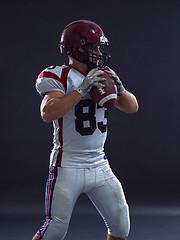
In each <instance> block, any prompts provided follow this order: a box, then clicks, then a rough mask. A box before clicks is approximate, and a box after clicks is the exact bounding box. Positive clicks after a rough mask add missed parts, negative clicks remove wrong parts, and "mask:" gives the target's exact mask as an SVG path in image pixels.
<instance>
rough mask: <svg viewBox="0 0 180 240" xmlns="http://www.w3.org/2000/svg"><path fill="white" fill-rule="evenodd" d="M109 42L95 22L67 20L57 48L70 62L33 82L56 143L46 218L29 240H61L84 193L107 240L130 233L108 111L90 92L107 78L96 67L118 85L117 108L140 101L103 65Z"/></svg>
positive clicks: (135, 105) (132, 107)
mask: <svg viewBox="0 0 180 240" xmlns="http://www.w3.org/2000/svg"><path fill="white" fill-rule="evenodd" d="M107 44H108V39H107V38H106V37H105V35H104V33H103V31H102V29H101V28H100V27H99V26H98V25H97V24H96V23H94V22H92V21H88V20H78V21H74V22H72V23H70V24H68V25H67V26H66V27H65V29H64V30H63V32H62V36H61V40H60V51H61V53H62V54H65V55H67V56H68V59H69V61H68V64H64V65H61V66H58V65H57V66H50V67H48V68H46V69H45V70H43V71H42V72H41V73H40V74H39V76H38V78H37V80H36V90H37V91H38V93H39V94H40V95H41V96H42V97H43V99H42V102H41V107H40V112H41V117H42V119H43V120H44V121H45V122H47V123H48V122H52V123H53V128H54V140H53V143H54V147H53V149H52V151H51V155H50V165H49V178H48V180H47V184H46V195H45V196H46V197H45V213H46V220H45V222H44V224H43V225H42V227H41V229H40V230H39V231H38V232H37V233H36V234H35V235H34V237H33V240H38V239H43V240H60V239H64V237H65V235H66V233H67V230H68V225H69V222H70V219H71V214H72V211H73V207H74V205H75V203H76V200H77V198H78V197H79V196H80V194H82V193H85V194H86V195H87V196H88V197H89V199H90V201H92V203H93V204H94V206H95V207H96V208H97V210H98V211H99V213H100V214H101V216H102V218H103V219H104V222H105V224H106V226H107V240H125V239H126V238H127V236H128V233H129V229H130V221H129V210H128V204H127V202H126V199H125V195H124V192H123V188H122V186H121V183H120V182H119V180H118V179H117V177H116V176H115V175H114V174H113V172H112V170H111V168H110V165H109V162H108V159H107V157H106V155H105V152H104V143H105V140H106V136H107V109H106V108H102V107H100V106H98V105H97V104H96V103H95V102H93V101H92V99H91V98H90V96H89V92H90V90H91V88H92V86H103V81H104V80H105V79H104V78H103V77H102V76H101V75H102V73H103V71H102V70H100V69H99V68H101V69H102V68H104V69H105V71H106V72H107V73H108V74H109V75H110V76H111V77H112V78H113V79H114V81H115V83H116V85H117V90H118V98H117V101H116V107H117V108H118V109H120V110H121V111H124V112H126V113H135V112H137V111H138V103H137V100H136V97H135V96H134V95H133V94H132V93H130V92H129V91H127V90H126V89H125V88H124V86H123V84H122V82H121V80H120V79H119V77H118V76H117V75H116V74H115V73H114V71H112V70H111V69H110V68H108V67H107V63H108V61H109V59H110V55H109V54H106V53H105V52H104V47H105V46H106V45H107ZM78 238H79V239H80V238H81V236H78Z"/></svg>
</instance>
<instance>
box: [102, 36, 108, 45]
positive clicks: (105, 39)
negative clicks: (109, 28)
mask: <svg viewBox="0 0 180 240" xmlns="http://www.w3.org/2000/svg"><path fill="white" fill-rule="evenodd" d="M100 42H101V43H103V44H105V43H108V39H107V38H106V37H105V36H101V37H100Z"/></svg>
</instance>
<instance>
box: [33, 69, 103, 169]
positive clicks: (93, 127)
mask: <svg viewBox="0 0 180 240" xmlns="http://www.w3.org/2000/svg"><path fill="white" fill-rule="evenodd" d="M84 78H85V75H84V74H82V73H80V72H78V71H77V70H75V69H74V68H70V67H68V66H66V65H63V66H56V67H50V68H47V69H45V70H44V71H43V72H42V73H41V74H40V75H39V76H38V79H37V81H36V89H37V91H38V92H39V93H40V94H41V95H42V96H43V95H44V94H45V93H46V92H51V91H60V92H62V93H64V94H68V93H70V92H72V91H73V90H75V89H77V88H78V87H79V86H80V84H81V83H82V81H83V80H84ZM106 111H107V109H105V108H101V107H99V106H97V104H95V103H94V102H93V101H92V100H91V98H90V96H89V94H87V96H86V97H84V98H83V99H82V100H81V101H80V102H79V103H78V104H77V105H76V106H75V107H73V108H72V109H71V110H70V111H69V112H68V113H67V114H66V115H65V116H63V117H62V118H60V119H57V120H55V121H53V127H54V148H53V150H52V152H51V157H50V165H51V166H58V167H59V166H62V167H73V168H86V167H95V166H99V165H102V164H104V163H105V162H106V161H107V159H106V157H105V155H104V143H105V140H106V136H107V129H106V125H107V119H106Z"/></svg>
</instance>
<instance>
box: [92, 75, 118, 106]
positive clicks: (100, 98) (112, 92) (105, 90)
mask: <svg viewBox="0 0 180 240" xmlns="http://www.w3.org/2000/svg"><path fill="white" fill-rule="evenodd" d="M100 77H103V78H105V79H106V80H105V81H102V82H101V83H102V84H103V85H104V87H96V86H93V87H92V88H91V91H90V93H89V94H90V96H91V98H92V100H93V101H94V102H95V103H97V104H98V105H99V106H101V107H104V108H108V109H111V108H113V107H115V104H116V100H117V87H116V84H115V82H114V80H113V79H112V78H111V76H110V75H109V74H108V73H106V72H104V73H103V74H102V75H100Z"/></svg>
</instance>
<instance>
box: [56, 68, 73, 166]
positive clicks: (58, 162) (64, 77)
mask: <svg viewBox="0 0 180 240" xmlns="http://www.w3.org/2000/svg"><path fill="white" fill-rule="evenodd" d="M70 69H71V68H70V67H67V68H64V69H63V70H62V74H61V80H60V82H61V83H62V84H63V86H64V88H65V92H66V90H67V76H68V73H69V71H70ZM58 123H59V129H58V135H59V142H60V146H59V152H58V155H57V160H56V167H61V159H62V153H63V150H62V148H63V117H62V118H59V119H58Z"/></svg>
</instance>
